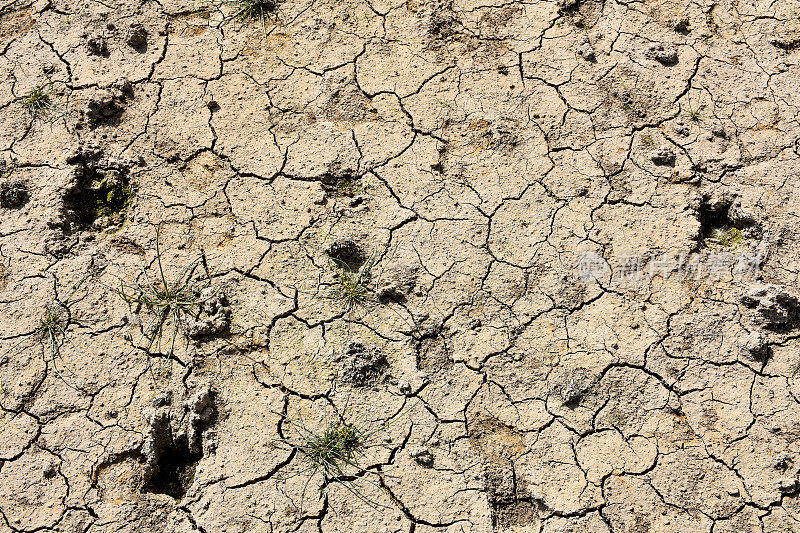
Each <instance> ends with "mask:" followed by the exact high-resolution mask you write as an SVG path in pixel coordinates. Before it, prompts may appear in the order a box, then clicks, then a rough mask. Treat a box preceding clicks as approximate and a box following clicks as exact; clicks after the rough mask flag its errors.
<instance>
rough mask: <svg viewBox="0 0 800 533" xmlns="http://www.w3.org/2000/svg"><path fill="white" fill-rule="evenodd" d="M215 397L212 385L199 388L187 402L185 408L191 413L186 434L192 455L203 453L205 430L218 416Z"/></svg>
mask: <svg viewBox="0 0 800 533" xmlns="http://www.w3.org/2000/svg"><path fill="white" fill-rule="evenodd" d="M213 395H214V393H213V391H212V390H211V385H209V384H205V385H202V386H200V387H198V389H197V390H196V391H195V393H194V394H192V396H191V397H190V398H189V399H188V400H186V404H185V407H186V410H187V411H188V413H189V418H188V426H187V428H186V432H187V437H188V442H189V451H190V452H191V453H194V454H199V453H202V451H203V440H202V437H203V428H205V427H206V426H207V425H208V424H209V423H210V422H211V421H213V420H214V417H215V415H216V409H215V408H214V402H213V399H214V398H213Z"/></svg>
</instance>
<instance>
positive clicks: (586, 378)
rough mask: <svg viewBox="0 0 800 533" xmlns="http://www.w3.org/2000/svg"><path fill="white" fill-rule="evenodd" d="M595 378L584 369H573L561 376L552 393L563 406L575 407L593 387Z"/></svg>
mask: <svg viewBox="0 0 800 533" xmlns="http://www.w3.org/2000/svg"><path fill="white" fill-rule="evenodd" d="M595 381H596V380H595V377H594V376H593V375H592V374H591V373H590V372H589V371H588V370H586V369H585V368H575V369H572V370H570V371H567V372H565V373H564V374H563V376H562V377H561V379H560V380H559V383H558V384H557V385H556V386H555V388H554V392H555V393H556V394H558V395H559V396H560V397H561V400H562V401H563V404H564V405H567V406H571V405H577V404H579V403H580V401H581V400H582V399H583V398H584V397H585V396H586V395H587V394H588V393H589V391H590V390H591V389H592V387H594V384H595Z"/></svg>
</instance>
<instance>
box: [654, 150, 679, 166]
mask: <svg viewBox="0 0 800 533" xmlns="http://www.w3.org/2000/svg"><path fill="white" fill-rule="evenodd" d="M676 160H677V157H676V156H675V152H674V151H673V150H672V148H670V147H669V146H662V147H661V148H659V149H658V150H656V151H654V152H653V153H652V154H650V161H652V162H653V163H654V164H656V165H661V166H668V167H672V166H675V161H676Z"/></svg>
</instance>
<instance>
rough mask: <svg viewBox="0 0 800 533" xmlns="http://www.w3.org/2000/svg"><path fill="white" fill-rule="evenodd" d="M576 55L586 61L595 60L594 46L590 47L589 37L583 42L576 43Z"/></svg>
mask: <svg viewBox="0 0 800 533" xmlns="http://www.w3.org/2000/svg"><path fill="white" fill-rule="evenodd" d="M578 55H579V56H581V57H582V58H583V59H585V60H586V61H594V60H595V54H594V48H592V43H591V42H589V39H584V40H583V42H581V44H579V45H578Z"/></svg>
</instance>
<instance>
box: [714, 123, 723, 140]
mask: <svg viewBox="0 0 800 533" xmlns="http://www.w3.org/2000/svg"><path fill="white" fill-rule="evenodd" d="M711 134H712V135H713V136H714V137H719V138H720V139H724V138H725V137H726V134H725V128H723V127H722V126H720V125H719V124H717V125H716V126H714V127H713V128H712V129H711Z"/></svg>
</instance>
